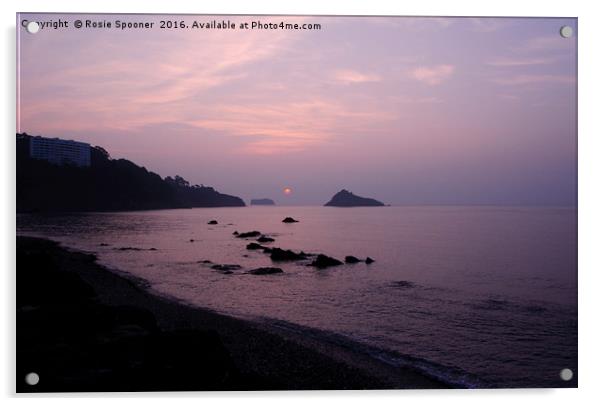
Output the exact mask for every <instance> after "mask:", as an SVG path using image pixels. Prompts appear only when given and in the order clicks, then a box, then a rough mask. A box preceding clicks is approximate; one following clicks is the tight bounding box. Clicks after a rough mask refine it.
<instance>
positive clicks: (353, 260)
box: [345, 255, 360, 264]
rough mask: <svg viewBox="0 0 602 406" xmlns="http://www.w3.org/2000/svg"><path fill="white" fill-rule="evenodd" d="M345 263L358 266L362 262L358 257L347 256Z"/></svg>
mask: <svg viewBox="0 0 602 406" xmlns="http://www.w3.org/2000/svg"><path fill="white" fill-rule="evenodd" d="M345 262H346V263H348V264H357V263H358V262H360V259H359V258H357V257H354V256H353V255H347V256H346V257H345Z"/></svg>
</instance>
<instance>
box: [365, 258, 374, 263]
mask: <svg viewBox="0 0 602 406" xmlns="http://www.w3.org/2000/svg"><path fill="white" fill-rule="evenodd" d="M373 262H374V260H373V259H372V258H370V257H367V258H366V263H367V264H371V263H373Z"/></svg>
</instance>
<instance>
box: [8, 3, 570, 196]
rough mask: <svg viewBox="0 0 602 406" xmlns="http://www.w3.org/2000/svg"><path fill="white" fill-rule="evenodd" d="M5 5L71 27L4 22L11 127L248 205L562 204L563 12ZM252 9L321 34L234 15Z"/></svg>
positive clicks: (565, 162)
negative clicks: (14, 69)
mask: <svg viewBox="0 0 602 406" xmlns="http://www.w3.org/2000/svg"><path fill="white" fill-rule="evenodd" d="M20 18H21V19H27V20H33V21H40V22H49V21H50V20H53V21H55V22H56V21H58V20H59V19H61V20H63V21H69V23H70V26H69V28H63V29H60V28H59V29H52V28H43V29H42V30H40V31H39V32H38V33H37V34H29V33H27V32H26V31H25V30H24V29H20V30H19V31H18V54H19V55H18V131H25V132H27V133H28V134H30V135H43V136H49V137H60V138H65V139H74V140H79V141H84V142H88V143H91V144H92V145H99V146H102V147H103V148H105V149H106V150H108V151H109V152H110V154H111V156H112V157H114V158H127V159H129V160H131V161H133V162H135V163H137V164H139V165H141V166H144V167H146V168H147V169H149V170H151V171H153V172H156V173H158V174H159V175H161V176H163V177H165V176H168V175H171V176H173V175H176V174H178V175H181V176H183V177H184V178H186V179H187V180H189V181H190V182H191V183H193V184H204V185H209V186H213V187H215V188H216V189H217V190H219V191H221V192H223V193H228V194H234V195H237V196H240V197H242V198H243V199H245V200H246V201H247V202H248V201H249V199H252V198H264V197H266V198H272V199H274V200H275V201H276V202H277V203H278V204H283V205H314V204H324V203H325V202H327V201H328V200H329V199H330V197H331V196H332V195H334V194H335V193H336V192H338V191H339V190H341V189H343V188H345V189H347V190H351V191H353V192H354V193H356V194H358V195H361V196H366V197H372V198H376V199H378V200H381V201H383V202H385V203H388V204H392V205H406V204H408V205H414V204H416V205H419V204H434V205H437V204H475V205H477V204H498V205H575V204H576V185H577V149H576V147H577V100H576V93H577V73H576V59H577V42H576V41H577V40H576V37H577V20H576V19H573V18H563V19H561V18H439V17H421V18H418V17H317V16H313V17H312V16H303V17H300V16H297V17H286V16H271V17H266V16H255V17H251V16H236V17H234V16H190V15H189V16H156V15H154V16H149V15H145V16H135V15H129V16H119V15H104V16H103V15H74V14H68V15H60V14H47V15H42V14H21V15H20ZM77 19H80V20H84V21H85V20H86V19H90V20H95V21H103V20H105V21H111V22H115V21H116V20H121V21H131V22H138V21H143V22H150V21H153V22H155V24H154V28H152V29H132V30H119V29H115V28H113V29H102V28H95V29H94V28H87V29H86V28H82V29H76V28H73V22H74V21H75V20H77ZM166 19H168V20H172V21H173V20H175V21H180V20H184V21H185V23H186V24H187V25H189V26H190V25H191V24H192V22H193V21H198V22H199V23H207V22H211V21H213V20H216V21H218V22H219V21H222V20H226V21H228V20H229V21H231V22H233V23H235V24H236V25H237V29H234V30H208V29H192V28H189V29H173V28H172V29H160V28H159V24H160V23H159V22H160V21H161V20H166ZM252 21H261V22H262V23H264V24H265V23H269V22H272V23H279V22H280V21H283V22H285V23H299V24H303V23H306V24H315V23H318V24H320V25H321V29H319V30H280V29H279V30H257V29H255V30H250V29H247V30H244V29H239V28H238V27H239V24H241V23H244V22H248V23H249V24H250V23H251V22H252ZM565 25H568V26H571V27H572V28H573V31H574V36H573V37H571V38H563V37H562V36H561V35H560V34H559V30H560V27H562V26H565ZM285 188H290V189H291V193H289V194H285V193H284V192H283V190H284V189H285Z"/></svg>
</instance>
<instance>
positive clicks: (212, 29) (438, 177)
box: [16, 13, 578, 392]
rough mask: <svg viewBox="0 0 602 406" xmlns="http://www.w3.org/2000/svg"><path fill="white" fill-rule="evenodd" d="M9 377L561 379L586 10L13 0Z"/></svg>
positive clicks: (282, 381)
mask: <svg viewBox="0 0 602 406" xmlns="http://www.w3.org/2000/svg"><path fill="white" fill-rule="evenodd" d="M16 29H17V129H16V166H17V168H16V177H17V180H16V185H17V196H16V209H17V213H16V222H17V236H16V238H17V243H16V249H17V270H16V272H17V303H16V308H17V315H16V320H17V348H16V360H17V365H16V367H17V368H16V381H17V391H18V392H80V391H84V392H90V391H91V392H106V391H112V392H113V391H209V390H299V389H417V388H420V389H436V388H477V389H478V388H549V387H576V386H577V375H578V367H577V99H576V95H577V70H576V69H577V62H576V61H577V37H578V35H577V34H578V30H577V19H576V18H542V17H538V18H535V17H525V18H488V17H479V18H476V17H474V18H473V17H471V18H469V17H406V16H280V15H278V16H276V15H274V16H266V15H256V16H252V15H219V16H210V15H153V14H127V15H119V14H69V13H66V14H50V13H41V14H33V13H20V14H17V28H16Z"/></svg>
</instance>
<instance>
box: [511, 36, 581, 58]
mask: <svg viewBox="0 0 602 406" xmlns="http://www.w3.org/2000/svg"><path fill="white" fill-rule="evenodd" d="M574 41H575V38H574V37H572V38H563V37H561V36H560V33H559V32H557V33H554V34H553V35H546V36H540V37H533V38H528V39H526V40H525V42H523V43H522V44H520V45H518V46H516V47H514V48H513V50H514V51H517V52H522V53H529V52H544V53H549V52H558V51H571V50H574V49H575V47H574V45H575V42H574Z"/></svg>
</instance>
